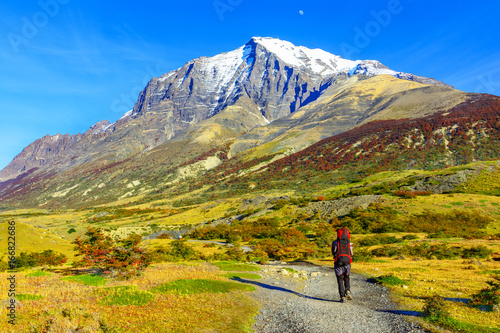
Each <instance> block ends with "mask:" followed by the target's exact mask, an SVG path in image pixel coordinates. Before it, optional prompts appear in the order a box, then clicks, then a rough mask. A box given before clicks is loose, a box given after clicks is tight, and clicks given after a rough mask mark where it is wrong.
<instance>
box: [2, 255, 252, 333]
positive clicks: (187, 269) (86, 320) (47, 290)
mask: <svg viewBox="0 0 500 333" xmlns="http://www.w3.org/2000/svg"><path fill="white" fill-rule="evenodd" d="M219 273H220V271H219V269H217V268H216V267H214V266H211V265H209V264H200V265H196V266H193V265H176V264H157V265H155V266H154V267H150V268H148V269H147V270H146V272H145V275H144V276H142V277H138V278H135V279H133V280H131V281H127V282H117V281H115V282H108V283H107V285H106V286H105V287H113V286H125V285H133V286H136V287H137V288H138V289H140V290H143V291H148V290H151V289H152V288H154V287H156V286H158V285H161V284H163V283H166V282H169V281H174V280H178V279H213V280H224V281H227V279H225V278H223V277H220V276H219V275H218V274H219ZM7 275H8V274H6V273H4V274H0V290H1V295H2V299H3V301H4V302H5V301H6V300H5V296H6V295H7V293H6V290H7V279H6V278H7ZM60 278H61V275H60V274H53V275H51V276H44V277H25V276H24V274H20V273H18V274H17V277H16V280H17V287H16V291H17V293H22V294H33V295H41V296H43V297H44V298H43V299H41V300H34V301H24V302H22V304H21V307H20V308H19V309H17V312H16V315H17V324H16V327H15V330H14V329H13V328H12V327H10V325H3V324H2V325H1V326H0V332H29V331H30V327H31V323H37V324H38V323H40V324H42V323H44V322H46V321H48V320H50V319H52V320H53V322H54V323H53V324H52V326H53V327H54V330H53V332H67V329H68V328H73V329H74V328H75V327H76V326H77V325H78V324H79V323H80V324H82V325H84V326H85V327H86V328H87V330H85V331H84V332H91V328H94V329H95V328H96V327H97V326H98V325H99V319H100V318H105V319H106V322H107V323H108V325H109V326H111V327H113V328H116V329H119V331H120V332H155V333H157V332H215V331H217V332H242V331H245V329H248V328H249V327H250V325H251V323H252V320H253V319H252V318H253V317H254V316H255V314H256V312H257V310H258V306H257V303H256V302H255V301H254V300H253V299H251V298H250V297H249V296H248V295H247V294H246V293H245V292H231V293H229V294H197V295H184V296H179V295H171V294H168V295H166V294H155V297H154V300H153V301H152V302H151V303H150V304H148V305H144V306H134V305H128V306H105V305H100V303H99V297H100V296H98V295H96V294H95V293H94V290H96V289H98V288H103V287H95V286H84V285H82V284H78V283H74V282H70V281H61V280H60ZM68 313H70V314H71V315H70V316H67V315H66V316H65V315H64V314H68ZM6 315H7V312H6V309H5V307H2V308H1V309H0V316H1V317H2V318H7V317H6ZM201 318H203V320H200V319H201ZM51 332H52V331H51Z"/></svg>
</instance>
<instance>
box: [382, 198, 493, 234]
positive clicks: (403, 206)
mask: <svg viewBox="0 0 500 333" xmlns="http://www.w3.org/2000/svg"><path fill="white" fill-rule="evenodd" d="M385 204H386V205H389V206H390V207H392V208H394V209H396V210H398V211H400V212H403V213H405V214H419V213H422V212H424V211H426V210H428V211H439V212H446V211H450V212H451V211H453V210H456V209H465V210H476V211H479V212H481V213H484V214H487V215H489V216H490V217H492V218H493V220H494V221H493V222H492V223H491V224H490V225H488V226H487V227H486V228H485V231H486V232H488V233H489V234H497V233H500V197H497V196H490V195H483V194H463V193H453V194H433V195H429V196H418V197H416V198H413V199H402V198H396V197H391V198H386V201H385Z"/></svg>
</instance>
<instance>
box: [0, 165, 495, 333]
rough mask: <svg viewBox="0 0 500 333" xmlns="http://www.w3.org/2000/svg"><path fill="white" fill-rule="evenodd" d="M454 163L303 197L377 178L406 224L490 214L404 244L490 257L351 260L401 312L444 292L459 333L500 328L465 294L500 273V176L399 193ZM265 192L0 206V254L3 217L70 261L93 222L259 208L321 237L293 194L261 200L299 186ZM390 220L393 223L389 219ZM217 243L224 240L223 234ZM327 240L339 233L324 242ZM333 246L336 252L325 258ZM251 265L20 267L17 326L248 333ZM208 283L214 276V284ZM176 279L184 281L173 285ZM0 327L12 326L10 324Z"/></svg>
mask: <svg viewBox="0 0 500 333" xmlns="http://www.w3.org/2000/svg"><path fill="white" fill-rule="evenodd" d="M495 165H496V164H495V163H493V162H491V163H489V162H488V163H479V164H477V163H476V164H471V165H469V166H464V167H460V168H455V169H456V170H455V171H457V170H463V169H464V168H465V169H467V168H474V167H479V168H483V169H484V170H488V168H489V167H493V166H495ZM495 170H496V169H495ZM453 171H454V170H453V168H450V169H447V170H440V171H418V170H409V171H404V172H381V173H378V174H375V175H372V176H370V177H367V178H364V179H359V180H358V179H356V180H355V181H353V182H351V183H346V184H343V185H340V186H336V187H333V188H323V189H320V190H318V191H317V192H315V193H314V194H311V195H309V196H308V198H306V200H305V202H306V204H307V203H308V202H310V201H312V200H315V199H317V198H318V197H319V196H324V197H325V200H329V199H334V198H338V197H342V196H344V195H347V194H349V193H350V191H352V190H356V189H360V188H361V189H362V188H371V186H379V188H381V187H383V186H386V185H387V188H386V189H387V190H386V191H385V192H381V193H380V194H382V198H383V199H382V205H383V206H384V207H388V208H390V209H392V210H394V211H396V212H397V214H395V217H394V218H398V219H400V220H401V219H404V218H409V219H411V218H413V217H414V216H417V215H418V214H423V213H425V212H439V213H446V212H450V213H451V212H454V211H455V210H461V211H466V212H471V213H472V215H474V214H476V213H477V214H481V215H484V216H487V217H489V218H491V223H489V224H488V225H487V226H486V227H485V229H484V230H482V231H485V232H486V233H485V234H483V235H482V236H481V237H483V238H482V239H475V240H472V239H471V240H466V239H463V238H461V237H455V236H454V237H455V238H447V239H426V238H427V237H428V235H429V234H431V233H432V232H426V233H424V232H417V231H415V232H413V233H412V234H415V235H417V237H418V238H417V239H415V240H408V241H404V242H400V243H398V244H397V246H401V245H403V246H405V245H417V244H424V242H425V244H427V243H428V244H445V245H447V246H449V247H457V248H461V249H464V248H465V249H468V248H470V247H472V246H486V247H487V248H488V249H491V250H493V255H492V256H491V258H490V259H481V260H479V261H478V260H475V259H455V260H448V259H447V260H437V259H428V258H415V257H411V256H408V255H407V256H406V257H401V256H393V257H376V258H374V259H372V260H370V261H367V262H356V263H354V264H353V269H354V270H355V272H358V273H360V274H363V275H365V276H366V277H367V278H381V277H382V278H381V279H380V280H379V281H381V282H382V283H385V284H386V285H387V286H388V287H389V288H390V290H391V292H392V295H393V298H394V300H395V301H396V302H397V303H398V304H399V306H400V309H401V310H406V311H408V310H411V311H416V313H417V314H420V313H421V312H422V309H423V306H424V304H425V302H426V300H427V299H429V298H430V297H433V296H435V295H440V296H442V297H445V299H446V301H445V304H446V307H447V308H448V310H449V312H450V313H451V317H452V318H453V320H456V321H457V322H461V323H466V324H467V325H472V326H470V327H468V328H467V327H466V328H465V329H462V330H461V331H462V332H475V331H474V329H476V330H481V329H484V330H485V332H494V331H491V330H490V331H488V330H489V327H498V326H500V317H499V316H500V315H499V312H494V311H491V309H490V308H486V310H484V308H481V307H473V306H470V305H468V304H467V301H468V300H469V299H470V298H471V297H472V296H473V295H474V294H475V293H477V292H478V291H479V290H481V289H484V288H486V287H487V286H488V284H487V282H488V281H492V279H493V276H496V275H498V274H499V273H500V260H498V259H500V240H494V239H495V237H497V238H496V239H498V235H500V196H497V194H498V193H497V189H498V188H500V185H498V179H499V178H498V177H500V176H499V174H500V173H499V172H497V171H494V172H485V171H484V172H482V173H481V174H480V176H479V177H476V178H475V179H473V180H470V181H468V182H467V183H465V184H463V185H462V186H461V187H459V191H458V192H460V193H448V194H432V195H424V196H417V197H415V198H411V199H404V198H401V197H397V196H394V195H393V194H392V191H393V188H394V186H395V185H394V184H397V183H398V182H401V181H405V180H407V179H409V178H411V177H414V176H425V177H427V176H428V177H432V176H439V175H443V174H449V173H452V172H453ZM499 193H500V192H499ZM262 194H263V195H265V198H264V199H263V202H264V203H261V204H260V205H253V204H245V202H246V200H245V199H254V198H255V196H251V195H250V194H246V195H243V196H241V197H236V198H226V199H220V200H214V201H208V202H202V203H200V202H198V201H197V200H196V199H197V198H195V197H193V196H191V197H190V196H189V195H186V194H183V195H181V196H178V197H174V198H169V199H166V198H164V199H158V200H155V201H151V202H148V203H143V202H142V201H141V200H142V198H141V197H137V198H127V199H126V200H122V201H120V202H115V203H111V204H109V205H102V206H100V207H94V208H87V209H82V210H67V211H63V210H38V209H32V210H15V211H3V212H2V213H1V214H0V256H2V255H3V260H4V261H5V253H6V250H7V242H6V240H7V221H10V220H15V221H16V235H17V239H16V241H17V249H16V250H17V253H18V254H19V253H20V252H22V251H29V252H31V251H36V252H40V251H43V250H48V249H51V250H54V251H56V252H60V253H63V254H65V255H66V256H67V257H68V259H69V262H71V261H72V260H74V258H75V257H74V255H75V253H74V250H73V245H72V244H71V241H72V240H74V239H75V237H77V236H79V235H82V234H83V233H84V232H85V230H86V228H87V227H88V226H92V227H101V228H104V229H105V230H106V231H108V232H109V233H110V234H111V235H112V237H120V236H121V237H125V236H126V235H128V234H130V233H133V232H135V233H138V234H141V235H146V234H150V233H153V232H155V231H158V230H162V229H168V228H170V227H173V228H175V227H189V226H193V225H196V224H199V223H203V222H210V221H213V220H217V219H220V218H224V217H229V216H233V215H237V214H243V213H248V212H251V213H252V214H253V215H251V216H249V217H248V218H247V219H246V220H244V221H243V223H248V224H251V223H254V222H256V221H258V220H259V219H268V220H273V221H276V222H277V223H276V228H277V229H281V228H293V227H297V228H298V227H300V228H304V230H305V231H304V233H305V234H307V237H305V242H310V244H314V243H313V241H314V237H315V232H316V231H315V229H314V226H317V225H318V224H319V223H328V222H330V221H329V220H328V219H327V218H321V217H317V216H307V214H305V213H304V211H303V210H301V209H302V207H301V206H300V205H299V204H296V203H295V204H294V203H293V201H291V200H290V199H283V200H282V201H284V204H283V205H282V206H280V207H278V208H276V207H273V204H265V200H268V199H270V198H276V197H285V196H291V197H293V198H294V199H297V200H298V198H301V197H302V195H303V193H298V192H297V193H295V192H293V191H291V190H290V191H284V192H282V193H280V192H279V191H277V190H273V191H269V192H266V193H262ZM301 199H302V198H301ZM134 202H137V204H134ZM257 206H258V207H257ZM371 217H373V216H371ZM394 221H395V220H390V222H391V223H394ZM461 223H462V224H464V222H463V221H457V223H456V225H457V226H460V224H461ZM261 227H262V226H260V227H258V228H261ZM406 234H408V233H407V232H400V233H386V234H385V235H384V236H387V237H390V236H395V237H396V238H398V239H399V238H401V237H402V236H403V235H406ZM243 236H244V235H243ZM292 236H293V235H292ZM369 236H372V235H353V240H354V242H355V243H356V242H357V241H359V240H361V239H363V238H366V237H369ZM276 237H278V238H279V237H281V236H276ZM332 237H333V236H332ZM462 237H463V236H462ZM221 238H222V237H221ZM257 238H258V237H257ZM489 238H491V239H489ZM259 240H260V239H257V240H256V239H253V240H250V241H248V242H246V241H245V242H243V244H248V245H251V246H253V245H255V244H257V243H256V242H258V241H259ZM220 241H222V242H225V240H220ZM240 241H241V240H239V241H238V242H240ZM329 241H331V240H330V239H328V242H329ZM171 242H172V240H170V239H155V240H147V241H143V243H142V245H143V246H144V247H146V248H148V249H154V248H157V247H168V246H169V244H170V243H171ZM252 242H254V243H252ZM328 242H326V243H328ZM189 245H190V246H191V247H193V248H194V249H195V250H196V251H198V252H200V253H202V254H203V255H204V256H205V257H210V256H214V255H220V254H223V253H224V252H225V251H227V248H226V247H224V246H221V245H209V244H205V243H201V242H189ZM380 247H381V246H380V245H377V246H371V247H366V248H365V250H366V251H370V250H373V249H377V248H380ZM357 249H359V246H358V247H357ZM287 250H289V249H287ZM327 253H328V251H327V252H326V254H323V255H327ZM217 260H220V259H217ZM284 260H285V259H284ZM286 260H287V259H286ZM314 262H316V263H318V264H321V265H332V264H333V263H332V261H331V258H326V259H317V260H315V261H314ZM252 268H255V267H253V266H250V268H248V267H245V266H244V265H239V264H234V263H219V264H217V266H216V265H211V264H208V263H198V262H193V263H184V264H172V263H170V264H169V263H164V264H155V265H154V266H152V267H149V268H148V269H147V270H146V272H145V275H144V276H142V277H139V278H135V279H133V280H130V281H127V282H119V281H108V280H106V279H103V278H96V277H92V276H89V275H83V276H79V277H70V278H67V277H65V276H63V272H64V271H65V270H66V271H67V270H68V266H63V267H61V269H60V270H57V271H55V272H52V273H47V272H46V271H41V270H33V271H32V270H26V271H23V272H20V273H18V279H17V280H18V290H17V291H18V293H20V294H21V295H22V296H21V297H20V302H21V308H20V309H19V312H18V314H19V316H18V320H19V321H18V323H19V325H18V326H17V328H16V329H17V331H19V332H22V331H26V332H29V330H30V328H31V324H32V323H36V325H53V327H54V328H57V329H58V330H60V331H64V330H65V329H66V331H67V329H68V328H70V327H76V326H78V325H83V326H85V327H93V328H95V329H97V327H101V331H106V330H108V331H107V332H132V331H136V330H138V329H139V327H140V329H141V330H140V331H141V332H153V331H155V332H162V331H169V332H192V331H196V332H205V331H206V332H213V331H217V332H244V331H248V330H249V328H250V326H251V322H252V318H253V317H254V315H255V314H256V311H257V309H258V305H257V304H256V303H255V302H254V301H253V300H252V299H251V298H250V297H249V296H248V292H249V291H248V290H238V288H233V287H231V286H234V284H233V283H235V282H234V281H237V280H238V278H245V279H247V278H248V279H251V278H254V279H257V278H258V275H256V274H254V273H253V272H252V271H253V269H252ZM235 272H238V273H235ZM242 272H244V273H242ZM6 276H7V274H6V273H3V274H0V288H1V290H5V287H6V286H7V281H6V279H5V278H6ZM207 280H208V282H207ZM231 280H233V281H231ZM175 281H180V282H175ZM186 281H188V282H186ZM193 281H197V282H193ZM210 281H216V282H214V283H213V284H212V283H211V282H210ZM391 281H392V282H391ZM394 281H395V282H394ZM174 282H175V283H178V284H174V285H169V283H174ZM191 283H194V285H192V284H191ZM207 283H208V288H209V289H210V288H213V289H214V290H216V289H217V290H223V291H224V292H220V293H209V292H206V291H207V290H209V289H206V286H207ZM196 284H199V285H196ZM203 288H205V289H203ZM172 290H176V291H175V292H172ZM182 290H198V292H196V293H193V294H191V293H188V292H182ZM203 290H204V291H203ZM3 295H6V293H5V292H4V291H2V296H1V297H0V301H3V302H4V303H5V302H6V299H4V296H3ZM0 316H5V307H2V309H1V310H0ZM127 318H131V319H130V320H129V319H127ZM199 318H210V320H208V321H207V322H203V323H199V320H198V319H199ZM417 319H418V320H421V321H422V322H423V323H424V324H425V325H426V326H427V327H429V328H430V329H431V330H433V331H436V332H437V331H439V330H438V329H436V328H435V326H433V325H431V324H430V323H428V322H427V321H424V320H423V319H422V318H420V317H418V318H417ZM39 327H41V326H39ZM471 327H472V328H471ZM492 330H493V328H492ZM39 331H40V330H39ZM55 331H57V330H56V329H55ZM455 331H457V330H455ZM0 332H8V330H7V328H5V327H2V328H0Z"/></svg>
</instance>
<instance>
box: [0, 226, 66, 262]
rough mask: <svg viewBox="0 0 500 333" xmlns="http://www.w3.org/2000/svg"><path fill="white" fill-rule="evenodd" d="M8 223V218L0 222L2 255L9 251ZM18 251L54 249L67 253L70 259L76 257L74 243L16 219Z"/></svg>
mask: <svg viewBox="0 0 500 333" xmlns="http://www.w3.org/2000/svg"><path fill="white" fill-rule="evenodd" d="M7 227H8V223H7V220H5V221H4V222H0V256H1V255H3V254H4V253H6V252H7V246H8V241H7V239H8V234H7V232H8V230H7ZM15 238H16V252H17V255H19V253H21V252H25V251H27V252H41V251H44V250H54V251H56V252H60V253H63V254H65V255H66V256H67V257H68V259H70V260H72V259H73V258H74V251H73V245H72V244H71V243H70V242H69V241H67V240H65V239H62V238H60V237H59V236H57V235H54V234H52V233H51V232H50V231H49V230H47V229H43V228H35V227H33V226H31V225H28V224H26V223H22V222H17V221H16V236H15Z"/></svg>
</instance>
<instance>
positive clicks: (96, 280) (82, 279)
mask: <svg viewBox="0 0 500 333" xmlns="http://www.w3.org/2000/svg"><path fill="white" fill-rule="evenodd" d="M61 280H63V281H72V282H77V283H81V284H83V285H86V286H103V285H105V284H106V282H107V281H106V278H105V277H103V276H100V275H92V274H84V275H76V276H67V277H64V278H62V279H61Z"/></svg>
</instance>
